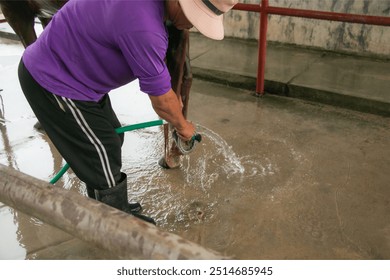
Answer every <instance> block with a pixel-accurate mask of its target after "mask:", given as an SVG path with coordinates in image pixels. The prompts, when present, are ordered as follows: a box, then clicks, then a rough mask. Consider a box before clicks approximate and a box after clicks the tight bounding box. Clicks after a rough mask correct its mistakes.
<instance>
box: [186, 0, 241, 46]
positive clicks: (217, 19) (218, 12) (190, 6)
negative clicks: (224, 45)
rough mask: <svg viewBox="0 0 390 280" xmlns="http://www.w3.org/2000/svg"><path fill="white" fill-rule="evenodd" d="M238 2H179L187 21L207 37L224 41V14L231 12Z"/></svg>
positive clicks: (212, 0)
mask: <svg viewBox="0 0 390 280" xmlns="http://www.w3.org/2000/svg"><path fill="white" fill-rule="evenodd" d="M237 2H238V1H237V0H179V3H180V6H181V8H182V10H183V12H184V14H185V16H186V17H187V19H188V20H189V21H190V22H191V23H192V24H193V25H194V26H195V27H196V28H197V29H198V30H199V32H201V33H202V34H203V35H205V36H206V37H209V38H211V39H215V40H222V39H223V37H224V28H223V14H224V13H226V12H228V11H230V10H231V9H232V8H233V6H234V5H235V4H237Z"/></svg>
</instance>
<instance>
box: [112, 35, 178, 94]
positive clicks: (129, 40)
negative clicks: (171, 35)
mask: <svg viewBox="0 0 390 280" xmlns="http://www.w3.org/2000/svg"><path fill="white" fill-rule="evenodd" d="M118 45H119V48H120V51H121V52H122V54H123V56H124V57H125V59H126V61H127V63H128V65H129V67H130V69H131V70H132V72H133V74H134V76H135V77H136V78H137V79H138V80H139V84H140V89H141V91H142V92H145V93H147V94H149V95H162V94H164V93H167V92H168V91H169V90H170V89H171V77H170V74H169V71H168V68H167V66H166V64H165V56H166V51H167V48H168V39H167V38H166V37H165V36H164V35H162V34H158V33H153V32H132V33H128V34H123V35H121V36H119V38H118Z"/></svg>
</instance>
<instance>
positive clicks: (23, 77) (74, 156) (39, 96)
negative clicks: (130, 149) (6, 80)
mask: <svg viewBox="0 0 390 280" xmlns="http://www.w3.org/2000/svg"><path fill="white" fill-rule="evenodd" d="M19 80H20V84H21V87H22V90H23V92H24V95H25V96H26V98H27V101H28V102H29V104H30V106H31V108H32V110H33V111H34V113H35V115H36V117H37V118H38V120H39V122H40V123H41V125H42V127H43V128H44V129H45V131H46V133H47V135H48V137H49V138H50V140H51V141H52V142H53V144H54V146H55V147H56V148H57V150H58V151H59V152H60V154H61V155H62V156H63V158H64V159H65V160H66V162H67V163H68V164H69V165H70V167H71V168H72V170H73V172H74V173H75V174H76V175H77V177H78V178H79V179H80V180H82V181H83V182H85V183H86V185H87V188H92V189H99V190H101V189H107V188H110V187H113V186H115V185H116V184H117V183H118V182H119V180H120V179H121V172H120V170H121V165H122V158H121V147H122V144H123V134H121V135H118V134H117V133H116V132H115V128H117V127H120V126H121V124H120V122H119V120H118V118H117V116H116V115H115V112H114V111H113V109H112V106H111V102H110V99H109V96H108V95H106V96H105V97H104V98H103V99H102V100H101V101H99V102H89V101H76V100H72V99H69V98H65V97H61V96H58V95H55V94H53V93H51V92H49V91H47V90H45V89H44V88H42V87H41V86H40V85H39V84H38V83H37V82H36V81H35V80H34V78H33V77H32V76H31V75H30V73H29V72H28V70H27V69H26V67H25V66H24V64H23V62H22V61H21V62H20V64H19Z"/></svg>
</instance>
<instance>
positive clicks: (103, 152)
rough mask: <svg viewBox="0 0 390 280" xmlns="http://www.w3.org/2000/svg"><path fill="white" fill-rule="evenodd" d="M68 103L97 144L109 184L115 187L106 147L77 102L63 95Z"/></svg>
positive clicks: (78, 120)
mask: <svg viewBox="0 0 390 280" xmlns="http://www.w3.org/2000/svg"><path fill="white" fill-rule="evenodd" d="M62 99H63V100H64V102H65V103H66V105H68V107H69V109H70V110H71V112H72V115H73V117H74V118H75V119H76V121H77V123H78V124H79V126H80V127H81V129H82V130H83V132H84V133H85V135H86V136H87V137H88V139H89V140H90V141H91V143H92V144H93V145H94V146H95V148H96V151H97V153H98V155H99V158H100V162H101V164H102V168H103V172H104V175H105V177H106V180H107V184H108V186H109V187H110V188H111V187H114V186H115V179H114V175H113V174H112V171H111V168H110V162H109V160H108V156H107V152H106V149H105V148H104V146H103V144H102V142H101V141H100V140H99V138H98V137H97V136H96V135H95V133H94V132H93V130H92V129H91V128H90V127H89V125H88V123H87V122H86V120H85V118H84V116H83V115H82V113H81V112H80V110H79V109H78V108H77V107H76V104H74V102H73V101H72V100H71V99H69V98H65V97H62Z"/></svg>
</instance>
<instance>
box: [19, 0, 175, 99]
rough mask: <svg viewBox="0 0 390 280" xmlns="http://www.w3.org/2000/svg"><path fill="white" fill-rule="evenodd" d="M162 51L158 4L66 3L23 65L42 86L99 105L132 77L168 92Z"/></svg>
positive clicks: (144, 87)
mask: <svg viewBox="0 0 390 280" xmlns="http://www.w3.org/2000/svg"><path fill="white" fill-rule="evenodd" d="M167 47H168V35H167V32H166V28H165V25H164V1H163V0H70V1H69V2H68V3H67V4H65V6H64V7H63V8H62V9H61V10H60V11H59V12H58V13H57V14H56V15H55V16H54V17H53V19H52V21H51V22H50V24H49V25H48V26H47V27H46V28H45V30H44V31H43V33H42V34H41V35H40V36H39V38H38V40H37V41H36V42H35V43H34V44H32V45H31V46H29V47H28V48H27V49H26V51H25V53H24V54H23V62H24V64H25V65H26V67H27V69H28V70H29V72H30V73H31V75H32V76H33V77H34V79H35V80H36V81H37V82H38V83H39V84H40V85H41V86H42V87H44V88H45V89H47V90H48V91H50V92H52V93H54V94H56V95H60V96H64V97H68V98H72V99H75V100H84V101H98V100H100V99H101V98H102V96H103V95H104V94H106V93H108V92H109V91H110V90H112V89H115V88H117V87H120V86H122V85H124V84H127V83H129V82H131V81H133V80H135V79H139V83H140V88H141V91H143V92H145V93H147V94H150V95H161V94H164V93H166V92H168V91H169V89H170V88H171V79H170V75H169V72H168V69H167V67H166V64H165V62H164V59H165V55H166V51H167Z"/></svg>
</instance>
